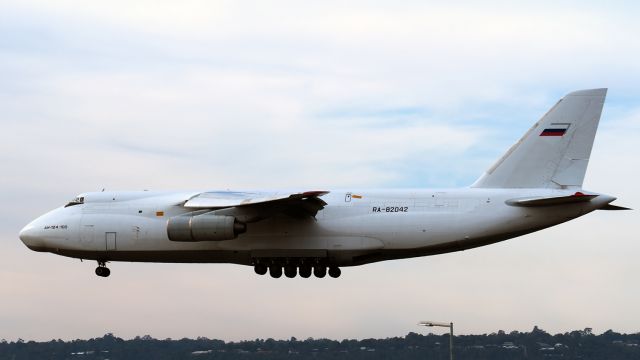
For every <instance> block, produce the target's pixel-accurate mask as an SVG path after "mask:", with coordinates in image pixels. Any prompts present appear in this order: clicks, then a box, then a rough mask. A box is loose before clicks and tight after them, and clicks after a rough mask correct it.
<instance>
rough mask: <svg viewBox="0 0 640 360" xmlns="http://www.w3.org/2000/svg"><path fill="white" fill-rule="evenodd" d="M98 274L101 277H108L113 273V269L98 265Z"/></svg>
mask: <svg viewBox="0 0 640 360" xmlns="http://www.w3.org/2000/svg"><path fill="white" fill-rule="evenodd" d="M96 275H98V276H100V277H107V276H109V275H111V270H109V268H108V267H106V266H98V267H97V268H96Z"/></svg>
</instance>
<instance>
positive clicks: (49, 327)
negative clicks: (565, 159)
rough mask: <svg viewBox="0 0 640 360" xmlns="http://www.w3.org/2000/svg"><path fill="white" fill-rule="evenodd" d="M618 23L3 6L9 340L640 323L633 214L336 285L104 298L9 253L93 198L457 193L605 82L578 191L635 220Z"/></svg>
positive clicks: (206, 283)
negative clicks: (198, 192)
mask: <svg viewBox="0 0 640 360" xmlns="http://www.w3.org/2000/svg"><path fill="white" fill-rule="evenodd" d="M627 6H629V5H628V4H624V5H622V4H617V3H613V4H612V3H608V4H606V5H600V4H584V3H582V2H563V3H562V4H557V3H551V2H541V3H540V2H539V3H536V4H532V5H518V6H515V5H511V6H504V4H502V3H499V2H490V3H483V4H482V5H477V4H475V3H472V2H467V3H462V4H461V5H457V6H451V5H446V6H444V5H434V4H428V3H427V4H425V3H422V2H409V3H404V4H402V5H398V4H386V5H383V4H376V5H375V6H374V5H371V4H370V3H368V2H356V3H350V4H346V5H345V4H344V3H337V2H335V3H331V2H329V3H327V2H323V3H314V4H308V3H305V4H302V3H299V2H282V3H278V4H277V5H274V4H272V3H268V4H267V3H261V2H196V1H188V2H181V3H180V4H178V3H171V2H144V1H143V2H136V3H135V4H131V3H130V2H117V1H116V2H110V3H108V4H107V3H86V2H76V1H66V2H56V3H55V4H53V3H49V2H42V1H24V2H20V3H12V4H2V5H0V29H1V30H2V31H3V33H6V34H11V36H5V37H2V39H0V77H1V78H2V79H3V81H2V82H1V83H0V108H1V109H2V111H3V112H2V116H1V117H0V123H1V124H2V126H3V131H2V132H0V163H1V164H2V165H3V174H4V176H2V177H0V188H2V189H3V190H2V192H1V193H0V198H1V199H2V200H3V203H4V204H7V206H5V207H4V208H3V209H2V210H0V211H2V213H1V216H0V228H1V229H2V232H1V233H0V239H2V241H0V253H1V254H2V255H0V256H1V257H2V262H0V281H1V282H2V283H3V284H7V286H5V287H3V288H2V289H0V297H2V298H3V304H4V305H5V310H4V311H0V324H3V325H4V326H0V338H3V337H4V338H7V339H15V338H18V337H22V338H26V339H40V340H48V339H50V338H53V337H56V338H58V337H61V338H67V339H68V338H75V337H83V338H86V337H88V336H100V335H102V334H104V333H105V332H110V331H112V332H114V333H116V334H117V335H119V336H124V337H133V336H135V335H141V334H145V333H150V334H152V335H154V336H157V337H182V336H192V337H194V336H199V335H203V336H209V337H220V338H224V339H234V340H239V339H247V338H254V337H276V338H288V337H290V336H292V335H293V336H296V337H299V338H304V337H306V336H314V337H331V338H340V337H350V338H363V337H386V336H397V335H403V334H405V333H407V332H409V331H419V329H417V328H415V327H414V324H415V323H416V322H417V321H418V320H421V319H423V318H428V319H431V320H454V321H455V322H456V327H457V328H458V329H460V331H461V332H492V331H496V330H497V329H498V328H503V329H505V330H511V329H519V330H530V329H531V328H532V327H533V325H539V326H541V327H542V328H544V329H545V330H548V331H565V330H569V329H575V328H583V327H586V326H593V327H594V328H596V329H597V330H606V329H607V328H609V327H610V328H614V329H616V330H620V331H630V332H631V331H635V330H637V329H636V328H635V326H636V324H637V323H638V320H639V319H638V318H637V317H634V313H633V312H632V311H630V310H629V309H633V308H634V306H635V304H637V303H638V302H639V301H640V297H639V296H640V295H639V294H638V292H637V291H636V290H634V289H633V288H632V287H630V286H629V285H628V284H630V283H633V281H635V278H634V277H633V274H636V273H637V272H638V270H640V269H639V268H638V265H637V264H636V263H637V262H636V261H635V259H633V254H636V253H637V250H638V245H637V244H636V242H635V241H634V240H635V239H634V238H633V235H632V234H635V232H636V231H635V227H634V226H635V223H636V221H635V219H636V217H637V216H636V215H635V212H626V213H622V214H621V213H620V212H617V213H613V212H598V213H594V214H590V215H588V216H586V217H584V218H582V219H578V220H576V221H574V222H570V223H568V224H563V225H561V226H558V227H555V228H553V229H549V230H545V231H543V232H540V233H537V234H533V235H529V236H526V237H523V238H519V239H514V240H511V241H508V242H504V243H501V244H496V245H492V246H489V247H485V248H480V249H475V250H472V251H467V252H464V253H456V254H448V255H441V256H435V257H428V258H421V259H410V260H402V261H394V262H385V263H379V264H371V265H367V266H363V267H357V268H350V269H345V270H344V277H343V278H341V279H340V280H338V281H330V280H329V281H328V279H325V280H322V281H320V280H307V281H305V280H303V279H295V280H292V281H290V280H287V281H276V280H272V279H269V278H266V279H265V278H259V277H256V276H254V275H253V273H252V271H251V270H250V269H249V268H244V267H239V266H233V265H174V264H128V263H118V264H113V266H112V270H113V277H112V278H110V279H108V280H107V281H102V280H101V279H96V278H95V276H94V275H93V274H92V271H93V267H94V264H93V263H87V262H85V263H79V262H78V261H77V260H71V259H65V258H60V257H55V256H52V255H47V254H36V253H32V252H30V251H29V250H28V249H26V248H25V247H24V246H23V245H22V244H21V243H20V242H19V241H18V239H17V233H18V231H19V229H20V228H21V227H22V226H23V225H24V224H26V223H27V222H28V221H29V220H31V219H32V218H34V217H35V216H37V215H39V214H41V213H43V212H45V211H47V210H49V209H51V208H53V207H56V206H60V205H62V204H63V203H64V202H65V201H68V200H69V199H70V198H72V197H73V196H75V195H76V194H77V193H80V192H83V191H91V190H99V189H101V188H103V187H106V188H107V189H145V188H146V189H175V188H181V189H198V188H208V189H211V188H222V189H226V188H236V189H241V188H261V187H264V188H270V187H275V188H282V187H304V188H333V187H354V188H359V187H425V186H434V187H448V186H465V185H468V184H470V183H471V182H472V181H473V180H474V179H475V178H476V177H477V176H479V175H480V174H481V173H482V172H483V171H484V170H485V169H486V168H488V167H489V166H490V165H491V164H492V163H493V161H495V159H496V158H498V157H499V156H500V155H501V154H502V153H503V152H504V151H505V150H506V149H507V148H508V147H509V145H510V144H511V143H513V142H514V141H516V140H517V139H518V138H519V137H520V136H521V134H522V133H524V132H525V131H526V130H527V129H528V128H529V127H530V126H531V124H532V123H533V122H534V121H535V120H536V119H538V118H539V117H540V116H542V114H544V112H545V111H546V110H547V109H548V108H549V107H550V106H551V105H553V104H554V103H555V101H557V99H558V98H559V97H561V96H562V95H564V94H565V93H567V92H569V91H571V90H575V89H578V88H583V87H585V88H589V87H601V86H608V87H610V92H609V97H608V99H607V104H606V105H605V113H604V117H603V120H602V123H601V128H600V132H599V134H598V137H597V140H596V144H595V146H594V153H593V157H592V159H591V164H590V168H589V172H588V174H587V184H586V186H587V188H588V189H593V190H594V191H600V192H605V193H611V194H613V195H616V196H618V197H619V200H618V201H617V202H618V203H620V204H621V205H626V206H631V207H636V205H634V204H636V203H637V202H638V200H639V199H638V198H639V197H640V195H639V192H638V191H637V189H636V186H635V183H634V181H632V180H633V179H636V178H638V175H639V174H638V170H637V167H636V166H634V164H635V163H636V162H637V157H638V150H636V147H635V142H636V139H637V138H638V119H639V118H640V117H639V115H638V114H640V112H639V111H638V109H637V104H636V102H637V101H636V99H637V97H638V89H637V86H636V83H637V79H638V75H639V71H638V70H639V69H638V63H637V61H636V59H637V58H638V55H640V48H639V45H638V44H637V42H634V41H629V34H635V33H638V31H639V30H640V29H638V26H639V25H638V24H637V21H636V19H635V17H634V16H633V14H634V12H633V11H630V9H629V8H627ZM550 9H553V11H551V10H550ZM630 234H631V235H630ZM103 280H104V279H103ZM381 289H384V291H381ZM602 293H608V294H618V296H616V297H605V298H603V297H602V295H601V294H602ZM399 299H402V300H401V301H400V300H399ZM105 304H108V306H105ZM398 304H400V305H398ZM87 314H90V316H87ZM247 323H250V324H251V326H247V325H246V324H247ZM310 323H313V326H310V325H309V324H310ZM223 324H224V326H223ZM488 324H490V325H488Z"/></svg>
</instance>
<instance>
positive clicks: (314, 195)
mask: <svg viewBox="0 0 640 360" xmlns="http://www.w3.org/2000/svg"><path fill="white" fill-rule="evenodd" d="M328 193H329V192H328V191H304V192H297V193H267V192H234V191H208V192H203V193H200V194H197V195H195V196H192V197H191V198H190V199H188V200H187V201H185V203H184V204H183V205H182V206H183V207H185V208H188V209H192V210H201V211H202V210H205V211H206V210H209V211H210V213H211V214H212V215H232V216H235V217H236V218H238V220H240V221H244V222H254V221H258V220H262V219H265V218H267V217H270V216H274V215H276V214H280V213H284V214H287V215H290V216H293V217H300V218H303V217H309V216H310V217H315V215H316V214H317V213H318V211H320V210H322V209H323V208H324V206H325V205H327V203H326V202H324V200H322V199H320V196H323V195H326V194H328Z"/></svg>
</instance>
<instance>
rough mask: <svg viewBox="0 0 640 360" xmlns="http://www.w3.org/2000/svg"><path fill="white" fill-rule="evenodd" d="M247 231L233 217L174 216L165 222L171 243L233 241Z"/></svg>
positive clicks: (205, 215) (243, 225)
mask: <svg viewBox="0 0 640 360" xmlns="http://www.w3.org/2000/svg"><path fill="white" fill-rule="evenodd" d="M245 231H247V225H246V224H244V223H241V222H239V221H237V220H236V218H235V217H233V216H225V215H207V214H203V215H196V216H174V217H172V218H170V219H169V221H168V222H167V235H168V236H169V240H171V241H223V240H231V239H235V238H236V237H237V236H238V235H239V234H242V233H244V232H245Z"/></svg>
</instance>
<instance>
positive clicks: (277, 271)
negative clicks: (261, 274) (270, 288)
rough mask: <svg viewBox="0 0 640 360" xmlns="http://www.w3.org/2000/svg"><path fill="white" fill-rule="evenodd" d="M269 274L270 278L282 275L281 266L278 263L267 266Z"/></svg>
mask: <svg viewBox="0 0 640 360" xmlns="http://www.w3.org/2000/svg"><path fill="white" fill-rule="evenodd" d="M269 275H271V277H272V278H274V279H277V278H279V277H281V276H282V267H281V266H278V265H271V266H269Z"/></svg>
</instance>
